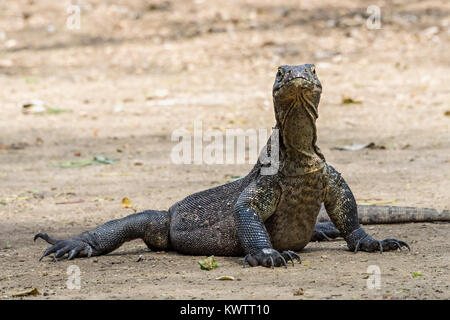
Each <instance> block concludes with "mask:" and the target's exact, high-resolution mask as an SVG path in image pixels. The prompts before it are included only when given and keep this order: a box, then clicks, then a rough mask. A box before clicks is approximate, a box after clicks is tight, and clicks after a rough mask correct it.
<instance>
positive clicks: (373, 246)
mask: <svg viewBox="0 0 450 320" xmlns="http://www.w3.org/2000/svg"><path fill="white" fill-rule="evenodd" d="M402 247H406V248H408V250H410V251H411V248H410V247H409V245H408V244H407V243H406V242H404V241H401V240H396V239H391V238H389V239H384V240H381V241H380V240H376V239H374V238H372V237H371V236H369V235H365V236H364V237H362V238H361V239H359V240H358V242H357V243H356V246H355V249H354V252H355V253H356V252H358V251H366V252H375V251H380V253H383V251H392V250H397V249H400V250H401V249H402Z"/></svg>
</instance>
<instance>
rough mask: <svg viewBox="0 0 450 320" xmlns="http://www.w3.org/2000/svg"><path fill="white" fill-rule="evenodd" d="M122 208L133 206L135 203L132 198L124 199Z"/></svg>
mask: <svg viewBox="0 0 450 320" xmlns="http://www.w3.org/2000/svg"><path fill="white" fill-rule="evenodd" d="M122 208H124V209H127V208H133V205H132V204H131V201H130V199H128V198H123V199H122Z"/></svg>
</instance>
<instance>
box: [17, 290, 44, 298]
mask: <svg viewBox="0 0 450 320" xmlns="http://www.w3.org/2000/svg"><path fill="white" fill-rule="evenodd" d="M38 295H41V293H40V292H39V290H38V289H36V288H33V289H28V290H25V291H21V292H16V293H13V294H12V295H11V296H13V297H25V296H38Z"/></svg>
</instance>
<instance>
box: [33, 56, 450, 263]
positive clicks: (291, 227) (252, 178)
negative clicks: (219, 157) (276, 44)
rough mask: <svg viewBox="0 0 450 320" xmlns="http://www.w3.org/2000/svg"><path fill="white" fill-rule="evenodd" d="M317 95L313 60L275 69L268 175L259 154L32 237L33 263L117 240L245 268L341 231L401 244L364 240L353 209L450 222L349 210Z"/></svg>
mask: <svg viewBox="0 0 450 320" xmlns="http://www.w3.org/2000/svg"><path fill="white" fill-rule="evenodd" d="M321 91H322V86H321V84H320V81H319V79H318V77H317V75H316V71H315V66H314V65H312V64H305V65H300V66H281V67H279V69H278V72H277V74H276V79H275V83H274V85H273V102H274V108H275V117H276V126H275V128H274V129H277V130H278V135H279V139H277V141H276V142H277V143H278V149H279V152H278V155H279V162H278V163H279V166H278V170H277V171H276V172H274V174H263V169H264V168H267V166H268V164H267V163H265V162H264V161H262V160H261V159H262V157H260V158H259V160H258V162H257V163H256V165H255V166H254V167H253V169H252V170H251V171H250V173H249V174H248V175H247V176H245V177H243V178H241V179H239V180H236V181H233V182H230V183H227V184H224V185H221V186H218V187H214V188H211V189H208V190H205V191H201V192H198V193H195V194H192V195H189V196H188V197H186V198H185V199H183V200H181V201H179V202H177V203H175V204H174V205H172V206H171V207H170V208H169V209H168V210H167V211H157V210H147V211H143V212H140V213H136V214H132V215H129V216H127V217H124V218H122V219H117V220H112V221H109V222H107V223H105V224H103V225H101V226H99V227H97V228H95V229H93V230H90V231H86V232H83V233H81V234H79V235H78V236H75V237H73V238H70V239H68V240H55V239H53V238H51V237H50V236H48V235H47V234H46V233H38V234H37V235H36V236H35V237H34V240H36V239H37V238H42V239H44V240H46V241H47V242H48V243H50V244H52V246H51V247H49V248H48V249H47V250H45V252H44V254H43V256H42V257H41V259H42V258H43V257H45V256H47V255H50V254H52V253H54V257H55V258H60V257H63V256H65V255H66V254H68V259H73V258H75V257H81V256H88V257H89V256H98V255H104V254H107V253H109V252H111V251H113V250H115V249H117V248H118V247H120V246H121V245H122V244H123V243H124V242H125V241H130V240H133V239H137V238H140V239H142V240H143V241H144V242H145V244H146V245H147V246H148V247H149V248H150V249H154V250H176V251H178V252H180V253H184V254H191V255H219V256H239V255H245V258H244V265H246V264H247V263H248V264H250V265H251V266H257V265H261V266H266V267H274V266H275V267H279V266H285V265H286V260H287V261H290V262H292V264H294V259H297V260H299V262H300V257H299V256H298V254H297V253H295V252H294V251H300V250H301V249H302V248H304V247H305V246H306V245H307V244H308V242H310V241H320V240H329V239H334V238H336V237H339V236H340V237H343V238H344V239H345V241H346V242H347V246H348V248H349V249H350V250H352V251H355V252H357V251H359V250H362V251H367V252H375V251H381V252H382V251H388V250H397V249H401V248H402V247H403V246H404V247H407V248H408V249H409V246H408V244H407V243H406V242H404V241H401V240H396V239H384V240H382V241H379V240H375V239H374V238H372V237H371V236H369V235H368V234H367V233H366V232H365V231H364V229H363V228H362V227H361V226H360V224H359V223H360V221H359V219H358V209H361V208H362V209H364V211H365V213H366V214H363V215H361V216H360V220H361V221H362V222H369V223H370V222H372V223H377V222H378V223H379V222H381V223H383V222H384V223H386V222H393V223H395V222H405V221H409V222H412V221H430V220H445V221H448V220H450V214H449V212H448V210H447V211H444V212H442V213H438V212H437V211H436V210H433V209H423V210H419V209H414V208H396V207H387V208H382V211H379V210H377V209H376V208H372V207H360V206H357V204H356V202H355V199H354V197H353V194H352V192H351V191H350V188H349V187H348V186H347V184H346V182H345V181H344V179H343V178H342V176H341V175H340V174H339V172H337V171H336V170H335V169H334V168H333V167H332V166H330V165H329V164H327V163H326V162H325V158H324V156H323V154H322V152H321V151H320V149H319V148H318V147H317V145H316V141H317V130H316V119H317V117H318V105H319V100H320V94H321ZM274 132H275V130H274ZM271 139H272V138H269V141H268V143H267V145H266V148H265V149H263V150H266V151H265V154H266V155H267V154H269V155H270V154H271V153H270V152H271V150H272V148H273V146H272V144H271ZM322 204H323V205H322ZM321 206H324V208H325V210H326V213H328V216H329V217H330V220H331V221H328V222H323V221H325V220H326V214H324V213H322V214H321V215H320V216H319V222H317V223H316V220H317V219H318V215H319V212H320V210H321ZM322 211H323V209H322ZM370 211H374V213H375V214H374V213H373V212H372V213H371V212H370ZM380 212H381V213H380ZM383 212H384V213H383ZM389 212H393V213H394V216H393V218H392V217H391V216H390V215H389ZM320 221H322V222H320Z"/></svg>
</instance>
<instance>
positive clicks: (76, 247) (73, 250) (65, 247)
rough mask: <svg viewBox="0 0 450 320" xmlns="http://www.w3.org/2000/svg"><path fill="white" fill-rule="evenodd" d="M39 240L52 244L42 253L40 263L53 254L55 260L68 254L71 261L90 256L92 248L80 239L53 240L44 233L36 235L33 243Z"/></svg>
mask: <svg viewBox="0 0 450 320" xmlns="http://www.w3.org/2000/svg"><path fill="white" fill-rule="evenodd" d="M38 238H41V239H44V240H45V241H47V242H48V243H50V244H52V246H51V247H50V248H48V249H47V250H45V251H44V254H43V255H42V257H41V258H40V259H39V261H41V260H42V259H43V258H44V257H46V256H48V255H50V254H52V253H54V254H55V255H54V258H55V260H56V259H57V258H61V257H62V256H64V255H65V254H68V257H67V258H68V259H69V260H72V259H73V258H76V257H77V256H88V257H90V256H91V255H92V247H91V246H90V245H89V244H87V243H86V242H84V241H82V240H81V239H76V238H72V239H68V240H55V239H53V238H51V237H49V236H48V235H47V234H46V233H38V234H36V235H35V236H34V241H36V239H38Z"/></svg>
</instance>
